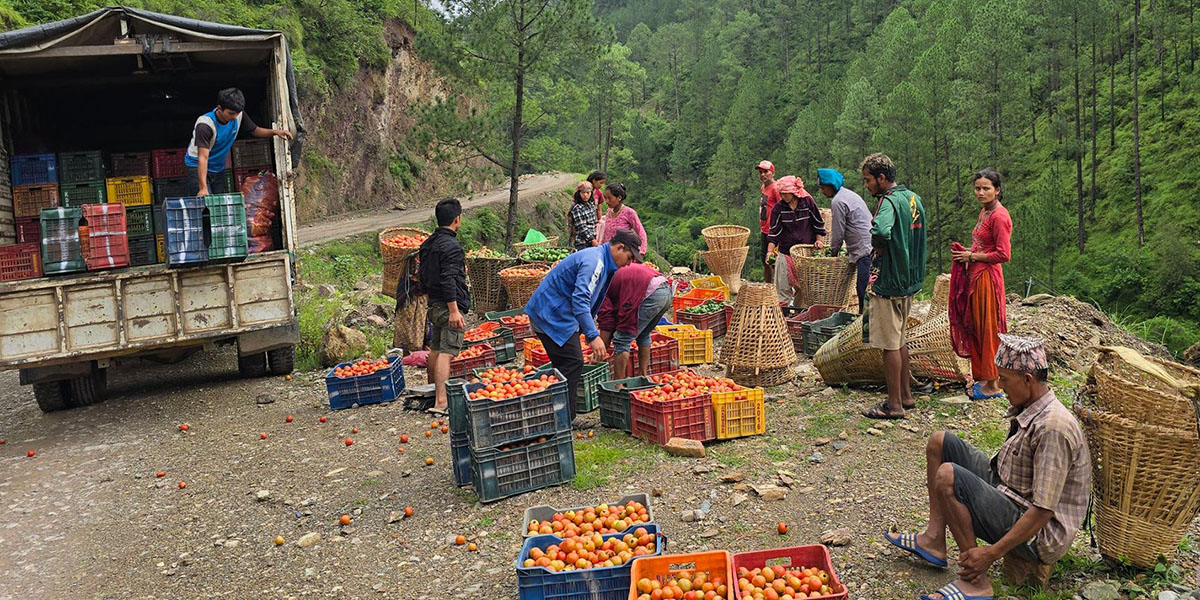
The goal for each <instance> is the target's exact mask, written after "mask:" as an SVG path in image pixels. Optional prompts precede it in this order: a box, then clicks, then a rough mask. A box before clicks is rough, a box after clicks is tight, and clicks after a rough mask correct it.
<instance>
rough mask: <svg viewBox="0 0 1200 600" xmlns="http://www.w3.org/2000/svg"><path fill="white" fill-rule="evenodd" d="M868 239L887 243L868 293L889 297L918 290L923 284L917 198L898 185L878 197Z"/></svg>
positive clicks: (921, 227) (920, 214) (921, 226)
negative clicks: (877, 208) (870, 291)
mask: <svg viewBox="0 0 1200 600" xmlns="http://www.w3.org/2000/svg"><path fill="white" fill-rule="evenodd" d="M871 236H872V238H873V239H880V238H882V239H883V240H886V241H887V244H886V246H885V247H884V251H883V257H882V258H881V259H880V260H879V278H878V279H876V280H875V284H874V285H872V286H871V290H872V291H873V292H874V293H876V294H878V295H880V296H886V297H889V298H895V297H900V296H911V295H913V294H915V293H917V292H919V291H921V287H922V286H923V285H924V283H925V205H924V204H922V203H921V197H920V196H918V195H916V194H915V193H913V192H912V191H911V190H909V189H908V188H906V187H904V186H902V185H897V186H896V187H894V188H892V189H890V190H888V192H887V193H885V194H884V195H883V197H882V198H880V203H879V210H878V212H876V213H875V220H874V221H873V223H872V226H871Z"/></svg>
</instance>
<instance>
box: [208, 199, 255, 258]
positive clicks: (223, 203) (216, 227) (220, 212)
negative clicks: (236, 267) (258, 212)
mask: <svg viewBox="0 0 1200 600" xmlns="http://www.w3.org/2000/svg"><path fill="white" fill-rule="evenodd" d="M204 204H205V206H206V211H205V213H206V215H207V217H206V220H207V224H206V230H207V231H208V236H207V239H208V259H209V260H226V261H236V260H242V259H244V258H246V255H247V252H248V246H247V240H246V205H245V204H244V203H243V202H242V195H241V194H209V195H208V196H205V198H204Z"/></svg>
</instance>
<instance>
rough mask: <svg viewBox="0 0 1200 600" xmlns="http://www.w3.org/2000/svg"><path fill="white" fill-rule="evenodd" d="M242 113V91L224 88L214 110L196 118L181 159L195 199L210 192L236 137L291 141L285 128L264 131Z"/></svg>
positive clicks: (223, 169)
mask: <svg viewBox="0 0 1200 600" xmlns="http://www.w3.org/2000/svg"><path fill="white" fill-rule="evenodd" d="M245 110H246V96H245V95H244V94H242V90H239V89H237V88H227V89H224V90H221V91H220V93H218V94H217V107H216V108H214V109H212V110H211V111H209V112H207V113H204V114H202V115H200V116H199V117H198V118H197V119H196V125H195V127H193V128H192V141H191V143H189V144H188V150H187V156H185V157H184V159H183V162H184V164H185V165H186V166H187V180H188V189H192V190H196V196H199V197H204V196H207V195H208V194H209V193H210V190H211V189H212V185H211V184H212V182H213V181H215V175H217V174H219V173H222V172H224V171H225V157H226V156H228V155H229V151H230V150H232V149H233V142H234V141H236V140H237V136H238V135H239V134H246V135H249V136H252V137H256V138H269V137H276V136H277V137H281V138H286V139H289V140H290V139H292V132H290V131H288V130H286V129H264V128H262V127H259V126H258V125H255V124H254V121H252V120H250V117H249V116H248V115H246V113H245V112H243V111H245Z"/></svg>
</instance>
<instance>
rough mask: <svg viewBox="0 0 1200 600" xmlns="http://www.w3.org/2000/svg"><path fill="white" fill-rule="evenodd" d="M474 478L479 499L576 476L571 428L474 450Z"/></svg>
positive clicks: (491, 498) (560, 482)
mask: <svg viewBox="0 0 1200 600" xmlns="http://www.w3.org/2000/svg"><path fill="white" fill-rule="evenodd" d="M471 479H472V483H473V485H474V487H475V494H476V495H478V496H479V501H480V502H494V501H496V500H500V499H501V498H508V497H510V496H516V495H518V494H524V493H526V492H532V491H534V490H540V489H542V488H545V487H550V486H555V485H562V484H564V483H567V482H569V481H571V480H573V479H575V449H574V446H573V445H572V443H571V432H569V431H567V432H564V433H559V434H556V435H554V436H553V437H548V438H547V439H546V440H545V441H533V442H525V443H521V444H513V445H506V446H500V447H498V448H494V449H488V450H476V449H472V450H471Z"/></svg>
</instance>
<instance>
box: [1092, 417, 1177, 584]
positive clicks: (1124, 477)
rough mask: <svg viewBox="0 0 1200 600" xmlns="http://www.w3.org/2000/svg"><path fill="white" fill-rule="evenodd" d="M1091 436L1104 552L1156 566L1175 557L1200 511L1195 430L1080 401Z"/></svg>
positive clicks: (1099, 536)
mask: <svg viewBox="0 0 1200 600" xmlns="http://www.w3.org/2000/svg"><path fill="white" fill-rule="evenodd" d="M1075 412H1076V413H1077V414H1078V415H1079V417H1080V420H1081V421H1082V422H1083V427H1084V429H1085V430H1086V431H1087V435H1088V447H1089V449H1090V450H1091V457H1092V489H1093V494H1094V497H1095V510H1096V541H1097V543H1098V544H1099V546H1100V554H1101V555H1103V556H1105V557H1108V558H1110V559H1114V560H1128V561H1129V562H1130V563H1131V564H1133V565H1134V566H1137V567H1142V568H1151V567H1154V565H1155V564H1156V563H1157V562H1158V557H1159V556H1160V555H1161V556H1163V557H1165V558H1166V559H1167V560H1171V559H1173V558H1174V557H1175V554H1176V552H1177V551H1178V550H1179V542H1180V541H1181V540H1182V539H1183V536H1184V535H1185V534H1186V533H1187V532H1188V530H1189V528H1190V527H1191V524H1192V520H1193V519H1194V518H1195V516H1196V512H1197V509H1198V508H1200V440H1198V439H1197V436H1196V430H1195V428H1189V429H1174V428H1169V427H1159V426H1157V425H1150V424H1147V423H1144V422H1140V421H1137V420H1133V419H1127V418H1124V417H1121V416H1119V415H1117V414H1114V413H1111V412H1108V411H1105V410H1103V409H1098V408H1090V407H1087V406H1083V405H1081V404H1076V405H1075Z"/></svg>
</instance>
